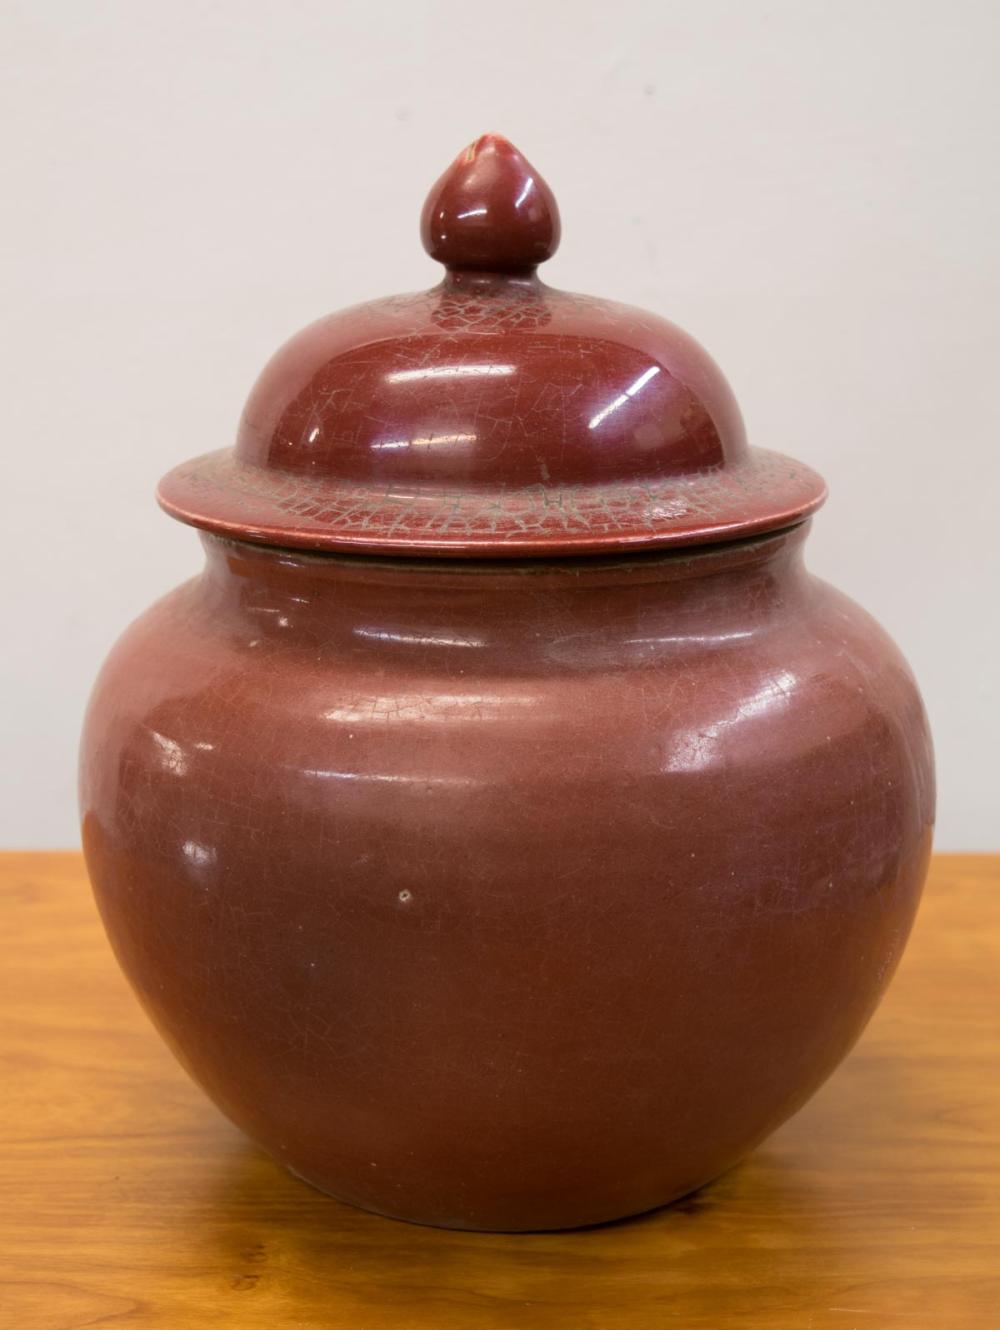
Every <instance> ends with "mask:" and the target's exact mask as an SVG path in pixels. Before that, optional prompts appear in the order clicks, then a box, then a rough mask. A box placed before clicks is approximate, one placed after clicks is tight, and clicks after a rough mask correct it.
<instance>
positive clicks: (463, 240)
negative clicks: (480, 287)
mask: <svg viewBox="0 0 1000 1330" xmlns="http://www.w3.org/2000/svg"><path fill="white" fill-rule="evenodd" d="M420 237H421V239H422V240H423V243H424V249H426V250H427V253H428V254H429V255H430V256H431V258H432V259H437V261H438V262H439V263H443V264H445V265H446V267H448V268H458V269H463V268H464V269H473V270H476V271H480V272H525V271H530V270H531V269H532V268H534V267H535V266H536V265H537V264H539V263H544V262H545V260H546V259H549V258H551V257H552V255H553V254H554V253H555V252H556V248H557V247H558V245H559V208H558V206H557V204H556V201H555V198H554V196H553V194H552V191H551V189H549V187H548V185H547V184H546V183H545V181H544V180H543V179H542V177H541V176H540V175H539V174H538V172H537V171H536V170H535V168H534V167H533V166H532V165H531V163H530V162H529V161H527V160H526V159H525V158H524V157H522V156H521V154H520V153H519V152H518V150H517V149H516V148H515V147H514V145H513V144H512V143H508V142H507V140H506V139H505V138H501V137H500V135H499V134H484V135H483V136H482V138H479V139H477V140H476V141H475V143H472V144H470V146H469V147H468V148H466V149H465V151H464V152H462V153H460V154H459V155H458V157H456V159H455V161H454V162H453V163H452V164H451V166H450V167H449V168H448V170H447V171H445V173H444V175H443V176H442V177H441V178H440V180H438V182H437V184H436V185H435V186H434V188H433V189H432V190H431V192H430V194H429V195H428V196H427V202H426V203H425V204H424V210H423V213H422V215H421V218H420Z"/></svg>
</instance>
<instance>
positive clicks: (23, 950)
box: [0, 854, 1000, 1330]
mask: <svg viewBox="0 0 1000 1330" xmlns="http://www.w3.org/2000/svg"><path fill="white" fill-rule="evenodd" d="M0 906H2V911H3V914H2V921H3V938H4V943H5V945H4V959H3V968H2V972H0V998H2V1009H0V1063H2V1070H3V1083H2V1096H0V1119H2V1132H3V1147H2V1153H0V1180H2V1184H3V1191H2V1197H0V1200H2V1204H0V1326H2V1327H4V1330H43V1328H44V1330H68V1328H69V1327H84V1326H96V1325H101V1326H105V1325H113V1326H115V1327H119V1326H121V1327H125V1326H142V1327H147V1326H149V1327H164V1328H166V1327H169V1328H170V1330H181V1328H183V1327H187V1326H211V1327H217V1328H218V1330H225V1328H226V1327H230V1326H247V1327H261V1328H263V1327H267V1330H276V1328H278V1327H283V1326H295V1327H324V1326H335V1327H349V1328H350V1330H383V1328H384V1327H393V1328H394V1330H396V1328H405V1330H458V1328H459V1327H460V1328H461V1330H487V1328H489V1330H494V1328H495V1327H502V1328H503V1330H517V1328H519V1327H526V1328H530V1330H550V1328H552V1327H559V1328H560V1330H620V1328H622V1327H629V1328H630V1330H632V1328H637V1330H638V1328H641V1330H647V1328H653V1327H660V1326H665V1327H670V1326H677V1327H685V1328H686V1327H694V1328H695V1330H700V1328H701V1327H712V1330H727V1328H728V1327H740V1330H744V1328H745V1327H754V1328H755V1330H758V1328H759V1330H785V1328H786V1327H787V1328H788V1330H825V1328H826V1327H830V1328H831V1330H833V1328H835V1330H855V1328H856V1330H866V1328H867V1327H871V1328H872V1330H880V1328H881V1327H892V1328H893V1330H921V1328H922V1327H927V1330H965V1327H977V1330H978V1328H979V1327H982V1328H983V1330H986V1328H987V1327H989V1328H990V1330H994V1328H995V1327H1000V856H994V857H987V856H966V857H963V856H941V857H939V858H938V859H937V860H936V862H935V865H934V869H933V872H932V874H931V879H930V882H929V885H928V889H927V895H926V897H925V902H924V905H923V908H922V911H921V915H920V919H919V921H918V924H917V928H916V931H915V934H914V937H913V940H912V942H911V944H910V948H909V951H908V952H907V955H906V958H905V959H904V961H903V965H902V967H901V970H900V973H899V975H898V976H897V978H896V980H895V983H894V985H893V987H892V989H891V990H890V993H889V996H888V997H887V999H886V1001H885V1003H884V1005H883V1006H882V1008H881V1010H880V1012H879V1013H878V1015H877V1016H876V1018H875V1020H874V1021H873V1023H872V1025H871V1028H870V1029H869V1031H868V1032H867V1034H866V1035H865V1036H864V1038H863V1039H862V1041H861V1043H860V1045H859V1046H858V1048H857V1050H856V1051H855V1053H854V1054H853V1055H852V1056H851V1058H850V1059H849V1060H848V1061H847V1062H846V1063H845V1065H844V1066H843V1067H842V1068H841V1069H840V1070H839V1071H838V1072H837V1073H836V1075H835V1076H834V1077H833V1079H832V1080H831V1081H830V1083H829V1084H828V1085H827V1086H826V1087H825V1088H824V1089H823V1090H822V1091H821V1092H820V1093H819V1094H818V1095H817V1096H816V1098H815V1099H814V1100H813V1101H812V1102H811V1103H810V1104H809V1105H808V1106H807V1107H806V1108H805V1109H804V1110H803V1111H802V1112H801V1113H799V1115H798V1116H797V1117H796V1118H795V1119H793V1121H791V1122H789V1123H788V1124H787V1125H786V1126H785V1127H784V1128H782V1130H781V1131H779V1132H778V1133H777V1135H775V1136H774V1137H773V1138H772V1139H771V1140H770V1141H768V1142H767V1143H766V1144H765V1145H764V1146H763V1147H761V1148H760V1149H759V1150H758V1151H757V1152H756V1154H754V1155H753V1156H752V1158H750V1159H749V1160H748V1161H747V1162H746V1163H744V1164H743V1165H742V1166H741V1167H739V1168H737V1169H735V1170H734V1171H733V1172H731V1173H729V1174H728V1175H727V1176H725V1177H724V1178H722V1179H721V1180H720V1181H718V1182H716V1183H715V1184H714V1185H713V1186H711V1187H708V1188H706V1189H705V1190H704V1191H702V1192H700V1193H698V1194H697V1195H696V1196H694V1197H693V1198H690V1199H689V1200H687V1201H686V1202H683V1203H681V1204H680V1205H677V1206H674V1207H673V1208H672V1209H669V1210H664V1211H660V1212H658V1213H656V1214H653V1215H647V1216H645V1217H643V1218H641V1219H637V1220H631V1221H629V1222H626V1223H621V1224H615V1225H610V1226H608V1227H605V1228H599V1229H590V1230H586V1231H583V1232H576V1233H557V1234H544V1235H526V1236H524V1235H522V1236H517V1235H514V1236H493V1235H489V1234H461V1233H448V1232H442V1231H436V1230H433V1229H421V1228H415V1227H412V1226H409V1225H406V1224H400V1223H394V1222H393V1221H392V1220H386V1219H379V1218H376V1217H375V1216H372V1215H367V1214H363V1213H361V1212H360V1211H356V1210H352V1209H349V1208H348V1207H347V1206H343V1205H340V1204H338V1203H337V1202H336V1201H333V1200H329V1199H328V1198H326V1197H324V1196H321V1195H320V1194H319V1193H317V1192H314V1191H311V1190H310V1189H309V1188H308V1187H306V1186H304V1185H303V1184H301V1183H299V1182H296V1181H294V1180H293V1179H292V1178H291V1177H289V1176H287V1175H286V1174H284V1173H283V1172H282V1171H281V1170H280V1169H279V1168H278V1167H277V1166H276V1165H275V1164H273V1163H272V1162H271V1161H270V1160H269V1159H267V1158H266V1157H265V1156H264V1155H262V1154H261V1153H260V1152H259V1151H258V1150H256V1149H255V1148H254V1146H252V1145H251V1144H250V1143H249V1142H248V1141H247V1140H245V1139H244V1138H243V1137H242V1136H241V1135H240V1134H239V1133H238V1132H237V1131H236V1129H235V1128H233V1127H231V1126H230V1125H229V1123H228V1122H226V1121H225V1120H224V1119H223V1118H222V1117H221V1116H220V1115H219V1114H218V1113H217V1112H216V1110H215V1109H214V1108H213V1107H212V1106H211V1105H210V1104H209V1103H208V1102H207V1100H205V1099H204V1098H203V1096H202V1095H201V1094H200V1092H199V1091H197V1090H196V1089H195V1088H194V1087H193V1086H192V1085H191V1084H189V1082H188V1080H187V1078H186V1077H185V1075H184V1074H183V1072H181V1070H180V1069H179V1068H178V1067H177V1065H176V1064H175V1063H174V1061H173V1059H172V1058H171V1057H170V1055H169V1054H168V1053H167V1052H166V1051H165V1049H164V1048H163V1047H162V1046H161V1044H160V1041H159V1039H158V1038H157V1036H156V1035H155V1034H154V1033H153V1031H152V1030H151V1029H150V1028H149V1026H148V1024H147V1023H146V1020H145V1018H144V1017H143V1016H142V1014H141V1013H140V1011H139V1009H138V1007H137V1006H136V1004H135V1002H134V1000H133V998H132V997H131V994H130V993H129V992H128V990H127V988H126V985H125V983H124V981H123V979H122V978H121V977H120V975H119V973H118V970H117V969H116V966H115V963H114V961H113V959H112V957H111V954H110V951H109V949H108V945H107V943H106V941H105V939H104V934H103V932H102V931H101V927H100V924H99V922H98V919H97V915H96V911H95V909H94V906H93V903H92V901H91V897H90V892H89V888H88V886H87V883H86V879H85V876H84V872H83V868H82V865H81V862H80V859H79V857H78V856H76V855H72V854H9V855H5V856H0Z"/></svg>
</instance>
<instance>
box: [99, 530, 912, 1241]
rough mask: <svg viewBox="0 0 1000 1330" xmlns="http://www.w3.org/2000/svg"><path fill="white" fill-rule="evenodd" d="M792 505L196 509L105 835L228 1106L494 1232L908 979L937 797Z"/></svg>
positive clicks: (628, 1184) (660, 1139) (305, 1149)
mask: <svg viewBox="0 0 1000 1330" xmlns="http://www.w3.org/2000/svg"><path fill="white" fill-rule="evenodd" d="M804 534H805V528H804V527H799V528H798V529H797V530H794V531H790V532H785V533H782V534H779V535H776V536H773V537H770V538H766V539H762V540H757V541H751V542H746V543H742V544H734V545H729V546H721V547H719V548H718V549H714V550H706V551H702V552H690V553H684V552H678V553H676V554H672V555H671V554H668V555H663V556H651V555H647V556H644V557H639V558H637V559H634V560H632V561H621V562H618V563H615V562H607V561H603V560H593V559H591V560H565V561H561V562H560V561H552V562H544V561H538V562H535V563H527V564H509V565H494V566H490V565H488V564H468V565H460V564H441V563H439V564H437V565H434V564H433V563H416V562H413V563H409V564H407V563H406V562H391V561H379V560H367V561H366V560H359V559H350V558H333V557H326V558H323V557H309V556H307V555H303V554H295V553H292V552H289V551H282V550H268V549H265V548H256V547H254V546H251V545H247V544H240V543H233V542H226V541H222V540H220V539H217V538H215V537H207V538H206V545H207V549H208V564H207V569H206V572H205V574H204V575H203V576H202V577H200V578H197V579H195V580H194V581H193V582H191V583H188V584H187V585H185V586H183V587H181V588H179V589H178V590H177V591H176V592H174V593H173V594H172V595H171V596H168V597H167V598H166V599H164V600H162V601H160V602H159V603H158V604H157V605H156V606H154V607H153V609H152V610H150V611H149V612H148V613H147V614H146V615H145V616H144V617H143V618H142V619H140V620H139V621H138V622H137V623H136V624H135V625H134V626H133V627H132V628H131V629H130V630H129V631H128V632H127V633H126V634H125V636H124V637H123V638H122V640H121V641H120V643H119V644H118V646H117V647H116V648H115V650H114V652H113V653H112V656H111V658H110V659H109V661H108V664H107V665H106V667H105V669H104V671H103V673H102V675H101V678H100V680H99V682H98V685H97V687H96V690H95V693H94V697H93V700H92V703H91V707H90V711H89V715H88V720H87V726H86V732H85V736H84V744H83V755H82V773H81V803H82V811H83V819H84V841H85V848H86V854H87V861H88V866H89V869H90V872H91V875H92V879H93V882H94V886H95V890H96V893H97V898H98V901H99V904H100V907H101V911H102V914H103V916H104V919H105V922H106V924H107V927H108V931H109V934H110V936H111V938H112V941H113V943H114V946H115V950H116V952H117V954H118V956H119V959H120V961H121V963H122V965H123V968H124V969H125V972H126V973H127V975H128V976H129V978H130V979H131V981H132V983H133V984H134V986H135V988H136V990H137V992H138V994H139V995H140V997H141V999H142V1001H143V1002H144V1004H145V1006H146V1008H147V1010H148V1011H149V1012H150V1014H151V1016H152V1017H153V1019H154V1020H155V1022H156V1023H157V1025H158V1026H159V1028H160V1029H161V1030H162V1031H163V1033H164V1035H165V1036H166V1038H167V1039H168V1040H169V1042H170V1043H171V1045H172V1047H173V1048H174V1049H175V1050H176V1051H177V1052H178V1054H179V1056H180V1057H181V1059H182V1060H183V1061H184V1063H185V1065H186V1066H188V1067H189V1069H190V1070H191V1071H192V1073H193V1074H194V1075H195V1077H196V1078H197V1079H198V1080H199V1081H200V1082H201V1084H202V1085H203V1086H204V1087H205V1088H206V1090H207V1091H208V1092H209V1093H210V1094H211V1095H212V1096H213V1098H214V1099H215V1100H216V1102H217V1103H218V1104H219V1105H220V1106H221V1107H222V1108H223V1109H224V1110H225V1111H226V1112H227V1113H229V1114H230V1116H232V1117H233V1119H234V1120H235V1121H237V1122H238V1123H239V1124H240V1125H242V1126H243V1127H244V1128H245V1129H246V1130H247V1131H248V1132H249V1133H250V1134H251V1135H252V1136H253V1137H255V1139H257V1140H258V1141H260V1142H261V1143H262V1144H263V1145H264V1146H265V1148H267V1149H268V1150H269V1151H271V1152H272V1153H273V1154H274V1155H275V1156H276V1157H277V1158H279V1159H280V1160H282V1161H283V1162H284V1163H285V1164H287V1165H288V1166H289V1167H290V1168H292V1169H293V1170H295V1171H296V1172H298V1173H300V1174H301V1175H302V1176H303V1177H305V1178H307V1179H309V1180H310V1181H312V1182H314V1183H316V1184H318V1185H319V1186H322V1187H324V1188H326V1189H328V1190H330V1191H332V1192H334V1193H335V1194H336V1195H338V1196H340V1197H342V1198H343V1199H345V1200H348V1201H351V1202H353V1203H355V1204H358V1205H362V1206H365V1207H368V1208H371V1209H374V1210H378V1211H381V1212H384V1213H388V1214H392V1215H396V1216H400V1217H402V1218H406V1219H413V1220H418V1221H421V1222H427V1223H434V1224H443V1225H451V1226H458V1227H471V1228H497V1229H519V1228H549V1227H560V1226H569V1225H577V1224H587V1223H593V1222H596V1221H599V1220H606V1219H612V1218H616V1217H619V1216H622V1215H625V1214H630V1213H634V1212H637V1211H641V1210H644V1209H647V1208H649V1207H652V1206H655V1205H659V1204H662V1203H664V1202H667V1201H669V1200H671V1199H672V1198H674V1197H676V1196H678V1195H680V1194H682V1193H684V1192H686V1191H689V1190H691V1189H692V1188H694V1187H696V1186H698V1185H699V1184H700V1183H703V1182H705V1181H706V1180H708V1179H709V1178H711V1177H713V1176H715V1175H716V1174H718V1173H719V1172H720V1171H722V1170H723V1169H725V1168H726V1167H727V1166H728V1165H729V1164H731V1163H732V1162H734V1161H735V1160H736V1159H738V1158H739V1157H740V1156H741V1155H742V1154H744V1153H745V1152H746V1151H747V1150H749V1149H751V1148H752V1147H753V1146H754V1145H755V1144H756V1143H757V1142H758V1141H759V1140H760V1139H761V1138H762V1137H763V1136H764V1135H766V1134H767V1133H768V1132H769V1131H771V1130H772V1129H773V1128H774V1127H775V1126H777V1124H778V1123H779V1122H781V1121H782V1120H783V1119H784V1118H785V1117H786V1116H787V1115H788V1114H789V1113H791V1112H792V1111H794V1109H795V1108H796V1107H798V1106H799V1105H800V1104H801V1103H802V1102H803V1100H804V1099H805V1098H806V1097H807V1096H808V1095H809V1094H810V1093H811V1092H812V1091H813V1090H814V1089H815V1088H816V1086H817V1085H818V1084H819V1083H820V1082H821V1081H822V1080H823V1079H824V1077H825V1076H827V1075H828V1074H829V1072H830V1071H831V1070H832V1069H833V1067H834V1066H835V1065H836V1064H837V1062H838V1061H839V1060H840V1059H841V1058H842V1057H843V1056H844V1054H845V1053H846V1052H847V1050H848V1049H849V1048H850V1046H851V1044H852V1043H853V1041H854V1039H855V1038H856V1037H857V1035H858V1033H859V1031H860V1030H861V1028H862V1026H863V1025H864V1023H865V1021H866V1020H867V1018H868V1016H869V1015H870V1013H871V1011H872V1010H873V1008H874V1006H875V1004H876V1002H877V1001H878V997H879V995H880V993H881V992H882V990H883V988H884V986H885V984H886V983H887V981H888V979H889V977H890V976H891V974H892V971H893V968H894V966H895V964H896V961H897V960H898V957H899V955H900V951H901V949H902V947H903V944H904V942H905V939H906V935H907V932H908V929H909V926H910V922H911V920H912V916H913V912H914V909H915V906H916V902H917V898H918V895H919V890H920V886H921V883H922V879H923V874H924V869H925V865H926V860H927V855H928V851H929V843H930V827H931V821H932V816H933V777H932V769H931V755H930V745H929V738H928V734H927V729H926V722H925V719H924V715H923V711H922V708H921V704H920V701H919V697H918V695H917V693H916V690H915V687H914V685H913V682H912V679H911V677H910V675H909V672H908V670H907V669H906V666H905V664H904V663H903V661H902V660H901V658H900V656H899V654H898V652H897V651H896V650H895V648H894V647H893V646H892V644H891V643H890V642H889V641H888V639H887V638H886V637H885V635H884V633H882V631H881V630H880V629H879V628H878V627H877V625H875V624H874V623H873V621H872V620H871V619H870V618H869V617H868V616H867V615H866V614H864V613H863V612H862V611H861V610H859V609H858V608H857V607H856V606H855V605H853V604H852V603H851V602H850V601H848V600H846V599H845V598H844V597H842V596H841V595H839V594H838V593H836V592H835V591H833V590H832V589H830V588H829V587H827V586H826V585H824V584H823V583H821V582H818V581H816V580H815V579H813V578H812V577H810V576H809V575H808V574H807V573H806V571H805V570H804V568H803V566H802V562H801V545H802V541H803V539H804Z"/></svg>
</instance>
